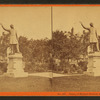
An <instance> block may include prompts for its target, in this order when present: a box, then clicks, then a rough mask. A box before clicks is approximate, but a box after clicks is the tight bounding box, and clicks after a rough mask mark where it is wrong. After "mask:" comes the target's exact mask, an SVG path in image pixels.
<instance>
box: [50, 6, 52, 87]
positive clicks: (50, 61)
mask: <svg viewBox="0 0 100 100" xmlns="http://www.w3.org/2000/svg"><path fill="white" fill-rule="evenodd" d="M52 39H53V8H52V6H51V40H52ZM51 45H52V46H51V47H53V41H52V44H51ZM52 51H53V48H52ZM50 60H51V61H50V63H51V64H50V68H51V73H50V83H51V87H52V85H53V83H52V81H53V54H52V52H51V55H50Z"/></svg>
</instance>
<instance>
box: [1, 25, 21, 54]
mask: <svg viewBox="0 0 100 100" xmlns="http://www.w3.org/2000/svg"><path fill="white" fill-rule="evenodd" d="M0 25H1V26H2V28H3V29H4V30H5V31H7V32H9V34H10V40H9V44H10V48H11V54H15V53H19V43H18V36H17V32H16V30H15V29H14V26H13V25H12V24H11V25H10V29H6V28H5V27H4V26H3V25H2V24H0Z"/></svg>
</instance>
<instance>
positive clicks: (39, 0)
mask: <svg viewBox="0 0 100 100" xmlns="http://www.w3.org/2000/svg"><path fill="white" fill-rule="evenodd" d="M0 3H1V4H98V3H100V0H0Z"/></svg>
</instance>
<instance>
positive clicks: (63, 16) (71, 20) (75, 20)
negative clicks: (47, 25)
mask: <svg viewBox="0 0 100 100" xmlns="http://www.w3.org/2000/svg"><path fill="white" fill-rule="evenodd" d="M80 21H81V22H82V23H83V25H84V26H85V27H88V28H89V27H90V26H89V24H90V23H91V22H92V23H93V24H94V27H95V28H96V29H97V32H98V35H100V7H94V6H92V7H91V6H90V7H89V6H87V7H86V6H83V7H79V6H78V7H75V6H74V7H54V8H53V23H54V25H53V27H54V28H53V29H54V31H55V30H62V31H67V32H68V31H70V30H71V28H72V27H74V30H75V31H74V32H75V33H79V34H81V33H82V32H83V30H84V29H83V28H82V27H81V25H80Z"/></svg>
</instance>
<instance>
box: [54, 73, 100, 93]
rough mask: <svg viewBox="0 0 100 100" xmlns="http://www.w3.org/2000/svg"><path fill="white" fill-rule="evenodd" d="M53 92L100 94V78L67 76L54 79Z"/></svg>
mask: <svg viewBox="0 0 100 100" xmlns="http://www.w3.org/2000/svg"><path fill="white" fill-rule="evenodd" d="M53 91H68V92H70V91H73V92H74V91H78V92H92V91H93V92H100V76H99V77H93V76H85V75H83V76H67V77H59V78H54V79H53Z"/></svg>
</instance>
